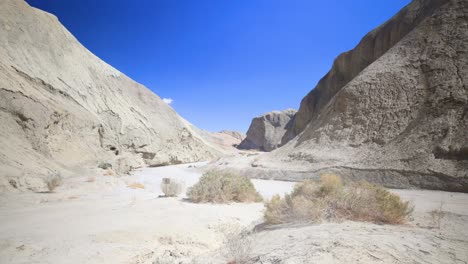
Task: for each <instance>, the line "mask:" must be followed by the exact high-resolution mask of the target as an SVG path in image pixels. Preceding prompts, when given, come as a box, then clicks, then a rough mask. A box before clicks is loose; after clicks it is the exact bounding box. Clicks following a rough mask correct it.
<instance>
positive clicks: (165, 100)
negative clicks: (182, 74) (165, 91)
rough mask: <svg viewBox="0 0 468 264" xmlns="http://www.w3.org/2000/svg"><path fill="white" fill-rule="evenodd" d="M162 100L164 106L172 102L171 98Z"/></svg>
mask: <svg viewBox="0 0 468 264" xmlns="http://www.w3.org/2000/svg"><path fill="white" fill-rule="evenodd" d="M162 100H163V102H165V103H166V104H171V103H172V101H174V100H172V98H163V99H162Z"/></svg>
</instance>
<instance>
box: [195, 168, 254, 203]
mask: <svg viewBox="0 0 468 264" xmlns="http://www.w3.org/2000/svg"><path fill="white" fill-rule="evenodd" d="M187 196H188V198H189V199H190V200H191V201H193V202H196V203H208V202H212V203H228V202H259V201H261V200H262V198H261V196H260V194H258V192H257V191H256V190H255V187H254V185H253V184H252V182H251V181H250V179H249V178H247V177H245V176H239V175H234V174H231V173H226V172H219V171H209V172H207V173H205V174H203V176H202V177H201V178H200V180H199V181H198V183H196V184H195V185H194V186H192V187H191V188H189V190H188V192H187Z"/></svg>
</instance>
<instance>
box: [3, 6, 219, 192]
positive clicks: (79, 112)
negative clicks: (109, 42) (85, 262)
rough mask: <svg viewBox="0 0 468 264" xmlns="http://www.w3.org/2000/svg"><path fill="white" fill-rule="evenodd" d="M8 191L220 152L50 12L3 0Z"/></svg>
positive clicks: (4, 104)
mask: <svg viewBox="0 0 468 264" xmlns="http://www.w3.org/2000/svg"><path fill="white" fill-rule="evenodd" d="M0 123H1V126H0V145H1V148H0V189H4V188H10V189H11V188H13V187H14V188H18V189H27V188H30V189H34V190H36V191H37V190H43V188H44V183H43V181H42V178H43V177H45V176H47V175H48V174H50V173H61V174H62V175H64V176H66V175H69V174H73V173H84V171H83V169H85V168H95V167H96V166H97V165H98V164H99V163H102V162H106V163H110V164H111V165H112V166H113V169H114V170H116V171H118V172H126V171H128V170H129V169H130V168H132V167H138V166H143V165H153V166H158V165H163V164H170V163H180V162H192V161H199V160H206V159H209V158H211V157H213V156H215V155H217V154H218V151H217V150H216V149H215V147H213V146H208V144H207V143H206V140H205V139H204V138H202V137H201V136H199V133H198V132H197V131H198V130H197V129H196V128H194V127H193V126H192V125H191V124H189V123H188V122H187V121H185V120H184V119H182V118H181V117H180V116H179V115H178V114H177V113H176V112H175V111H174V110H173V109H172V108H171V107H170V106H168V105H167V104H166V103H164V102H163V101H162V100H161V99H160V98H159V97H158V96H157V95H155V94H154V93H152V92H151V91H150V90H148V89H147V88H145V87H144V86H142V85H140V84H138V83H136V82H134V81H133V80H131V79H130V78H128V77H127V76H125V75H124V74H122V73H121V72H119V71H118V70H116V69H114V68H113V67H111V66H110V65H108V64H106V63H105V62H103V61H102V60H100V59H99V58H98V57H96V56H95V55H93V54H92V53H91V52H89V51H88V50H87V49H86V48H85V47H83V46H82V45H81V44H80V43H79V42H78V41H77V40H76V39H75V38H74V37H73V36H72V35H71V34H70V32H68V31H67V30H66V29H65V28H64V27H63V26H62V25H61V24H60V22H59V21H58V20H57V18H56V17H55V16H53V15H51V14H48V13H46V12H43V11H40V10H38V9H35V8H32V7H30V6H29V5H28V4H27V3H26V2H24V1H23V0H2V1H0Z"/></svg>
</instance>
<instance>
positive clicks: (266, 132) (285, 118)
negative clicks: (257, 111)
mask: <svg viewBox="0 0 468 264" xmlns="http://www.w3.org/2000/svg"><path fill="white" fill-rule="evenodd" d="M294 114H296V110H294V109H287V110H284V111H273V112H269V113H266V114H263V115H261V116H259V117H255V118H254V119H253V120H252V123H251V124H250V127H249V130H248V131H247V137H246V138H245V139H244V140H243V141H242V142H241V144H240V145H239V147H238V148H239V149H258V150H262V151H272V150H274V149H276V148H278V147H279V146H281V139H282V138H283V136H284V134H285V132H286V131H287V129H288V128H289V127H290V126H291V124H292V118H293V117H294Z"/></svg>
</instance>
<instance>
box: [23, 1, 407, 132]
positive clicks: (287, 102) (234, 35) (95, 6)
mask: <svg viewBox="0 0 468 264" xmlns="http://www.w3.org/2000/svg"><path fill="white" fill-rule="evenodd" d="M27 2H28V3H30V4H31V5H32V6H35V7H38V8H40V9H43V10H46V11H48V12H50V13H53V14H55V15H56V16H57V17H58V18H59V20H60V21H61V22H62V24H64V25H65V27H67V28H68V30H70V31H71V32H72V33H73V34H74V35H75V36H76V37H77V38H78V40H79V41H80V42H81V43H82V44H83V45H84V46H86V47H87V48H88V49H89V50H91V51H92V52H93V53H94V54H96V55H97V56H99V57H100V58H102V59H103V60H105V61H106V62H107V63H109V64H111V65H113V66H114V67H115V68H117V69H119V70H120V71H122V72H124V73H125V74H127V75H128V76H130V77H131V78H132V79H134V80H136V81H137V82H139V83H142V84H144V85H145V86H147V87H148V88H150V89H151V90H152V91H154V92H155V93H156V94H158V95H159V96H160V97H163V98H172V99H173V100H174V101H173V102H172V104H171V105H172V107H174V108H175V109H176V111H177V112H179V114H180V115H182V116H183V117H185V118H186V119H188V120H189V121H190V122H192V123H193V124H195V125H196V126H198V127H200V128H202V129H206V130H210V131H218V130H222V129H231V130H239V131H243V132H245V131H246V130H247V128H248V126H249V124H250V121H251V119H252V117H254V116H256V115H259V114H262V113H264V112H269V111H271V110H281V109H285V108H296V109H297V108H298V107H299V103H300V101H301V99H302V98H303V97H304V96H305V95H306V94H307V93H308V92H309V91H310V90H311V89H312V88H314V86H315V85H316V83H317V82H318V81H319V80H320V78H321V77H322V76H323V75H325V74H326V73H327V71H328V70H329V69H330V67H331V65H332V62H333V60H334V58H335V57H336V56H338V55H339V54H340V53H341V52H344V51H347V50H349V49H351V48H353V47H354V46H355V45H356V44H357V43H358V42H359V40H360V39H361V38H362V37H363V36H364V35H365V34H366V33H367V32H369V31H370V30H372V29H373V28H375V27H376V26H378V25H380V24H381V23H383V22H385V21H386V20H387V19H389V18H390V17H391V16H392V15H394V14H395V13H396V12H398V10H400V9H401V8H402V7H403V6H405V5H406V4H408V3H409V2H410V1H409V0H392V1H388V0H386V1H383V0H353V1H350V0H348V1H344V0H343V1H338V0H329V1H313V0H139V1H129V0H66V1H65V0H27Z"/></svg>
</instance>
